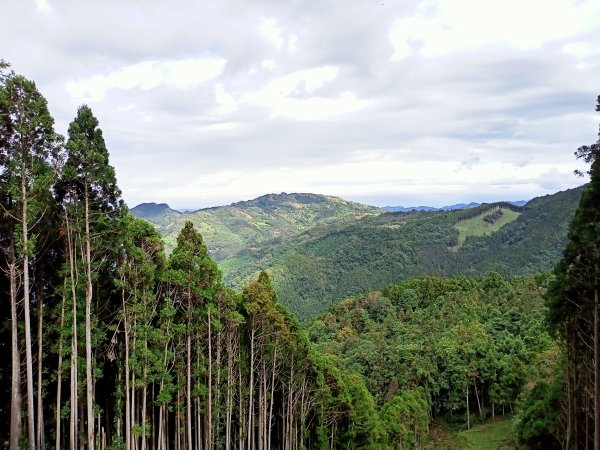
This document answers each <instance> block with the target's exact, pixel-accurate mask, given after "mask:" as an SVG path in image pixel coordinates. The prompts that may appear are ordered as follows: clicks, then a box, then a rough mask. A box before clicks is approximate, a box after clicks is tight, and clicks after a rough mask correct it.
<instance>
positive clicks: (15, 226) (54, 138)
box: [0, 63, 61, 448]
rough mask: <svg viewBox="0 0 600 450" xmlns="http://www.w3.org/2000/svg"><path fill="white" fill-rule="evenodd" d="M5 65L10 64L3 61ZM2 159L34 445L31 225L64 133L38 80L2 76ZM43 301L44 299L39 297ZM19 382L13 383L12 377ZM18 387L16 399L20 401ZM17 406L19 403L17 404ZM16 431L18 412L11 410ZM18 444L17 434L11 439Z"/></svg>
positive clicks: (45, 199) (44, 203)
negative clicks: (18, 284)
mask: <svg viewBox="0 0 600 450" xmlns="http://www.w3.org/2000/svg"><path fill="white" fill-rule="evenodd" d="M2 65H3V66H5V63H2ZM0 87H1V89H0V135H1V136H2V137H1V141H0V161H1V165H2V167H1V169H0V171H1V173H2V178H3V181H4V183H5V184H4V187H5V189H6V190H5V192H4V193H3V197H4V198H3V202H2V207H3V210H4V214H5V216H6V217H7V219H8V221H9V222H10V223H11V224H12V225H11V226H10V239H9V242H10V243H9V248H8V255H9V258H8V259H9V262H8V266H9V278H10V284H11V305H12V306H11V311H12V313H11V315H12V316H13V379H15V378H17V377H18V376H17V374H16V373H15V371H16V368H17V367H18V366H19V361H18V355H15V348H14V345H15V341H14V336H15V334H16V333H17V330H16V326H17V323H16V315H15V312H16V308H17V306H16V296H17V293H16V276H17V274H16V260H17V259H18V260H19V262H20V270H19V271H20V274H21V283H22V295H23V315H24V330H25V366H26V384H27V429H28V440H29V447H30V448H35V446H36V442H37V443H38V445H40V444H41V430H40V432H39V433H37V434H36V431H35V430H36V427H35V412H34V394H33V388H34V386H33V385H34V383H33V355H32V352H33V341H32V336H31V333H32V326H31V311H30V304H31V300H32V299H31V285H32V284H31V277H30V262H31V260H32V258H34V256H35V249H36V236H35V235H32V228H33V227H34V225H35V224H37V223H39V221H40V219H41V218H42V217H43V215H44V213H45V212H46V210H47V209H48V203H49V202H50V196H49V189H50V187H51V185H52V182H53V180H54V177H55V173H54V171H53V167H52V165H53V162H54V160H55V159H56V158H57V156H58V151H59V148H60V143H61V138H60V136H59V135H57V134H56V133H55V132H54V128H53V127H54V120H53V119H52V116H50V113H49V112H48V106H47V103H46V99H45V98H44V97H43V96H42V95H41V94H40V93H39V91H38V90H37V87H36V85H35V83H33V82H32V81H29V80H27V79H26V78H24V77H23V76H20V75H14V74H10V75H9V76H4V75H3V77H2V85H1V86H0ZM38 301H39V299H38ZM13 383H14V382H13ZM16 396H17V394H16V393H15V392H14V388H13V401H15V402H18V399H17V397H16ZM15 409H16V408H15ZM11 414H13V415H14V416H12V417H11V433H17V431H16V430H15V429H14V427H15V423H14V422H13V421H15V420H16V415H17V414H18V413H17V412H16V411H15V410H13V412H12V413H11ZM11 441H12V443H13V445H14V442H15V441H14V439H13V438H11Z"/></svg>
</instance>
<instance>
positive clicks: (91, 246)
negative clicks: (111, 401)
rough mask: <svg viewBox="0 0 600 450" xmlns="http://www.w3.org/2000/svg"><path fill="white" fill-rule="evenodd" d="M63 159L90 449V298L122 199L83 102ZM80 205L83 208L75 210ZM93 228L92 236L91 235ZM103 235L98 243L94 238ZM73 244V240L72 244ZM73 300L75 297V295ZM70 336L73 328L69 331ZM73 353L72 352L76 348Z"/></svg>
mask: <svg viewBox="0 0 600 450" xmlns="http://www.w3.org/2000/svg"><path fill="white" fill-rule="evenodd" d="M66 148H67V161H66V164H65V167H64V169H63V177H62V180H61V183H60V186H59V192H60V194H61V197H62V199H63V202H64V205H65V212H66V215H67V217H68V216H69V215H70V214H76V215H81V216H82V217H77V219H78V220H77V222H80V221H81V222H83V226H82V229H81V230H79V231H80V233H79V236H80V241H79V243H80V244H81V247H82V251H81V254H82V260H83V263H84V264H83V266H84V277H85V373H86V377H85V378H86V406H87V443H88V449H90V450H93V449H94V445H95V442H94V435H95V432H94V377H93V365H94V363H93V359H92V317H93V316H92V297H93V293H94V288H93V279H94V278H95V276H96V272H97V270H98V269H99V265H100V264H99V262H100V259H101V258H100V257H101V255H102V254H103V253H106V252H107V251H109V249H110V247H111V242H110V240H109V239H108V238H109V237H110V236H111V234H112V233H111V232H110V231H109V230H110V229H113V230H114V219H116V218H117V217H118V216H119V211H120V209H121V206H122V201H120V200H119V198H120V195H121V191H120V190H119V188H118V187H117V183H116V177H115V171H114V169H113V168H112V166H110V164H109V162H108V150H107V149H106V144H105V142H104V138H103V136H102V130H100V128H98V120H97V119H96V117H94V115H93V114H92V110H91V109H90V108H89V107H88V106H87V105H83V106H81V107H80V108H79V109H78V110H77V116H76V118H75V120H73V122H71V124H70V125H69V139H68V141H67V144H66ZM79 205H83V211H82V212H81V213H79V208H78V206H79ZM92 231H94V234H92ZM100 234H102V238H103V239H102V241H100V242H99V241H98V237H99V235H100ZM77 244H78V243H76V246H77ZM74 301H75V299H74ZM74 334H75V332H74ZM73 347H74V351H75V350H76V346H73ZM73 357H75V354H74V355H73Z"/></svg>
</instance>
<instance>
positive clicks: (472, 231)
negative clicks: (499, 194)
mask: <svg viewBox="0 0 600 450" xmlns="http://www.w3.org/2000/svg"><path fill="white" fill-rule="evenodd" d="M500 211H502V216H501V217H500V218H499V219H498V220H496V221H495V222H494V223H488V222H486V221H485V220H483V219H484V217H485V216H486V215H487V214H489V213H485V214H482V215H480V216H477V217H473V218H472V219H467V220H463V221H461V222H458V223H456V224H455V225H454V227H455V228H456V229H457V230H458V244H457V245H456V246H455V247H453V248H452V250H454V251H456V250H458V249H459V248H460V247H461V246H462V245H463V244H464V243H465V239H467V237H468V236H484V235H486V234H492V233H495V232H496V231H498V230H499V229H500V228H502V227H503V226H504V225H506V224H507V223H510V222H512V221H513V220H515V219H517V217H519V216H520V215H521V213H518V212H515V211H511V210H510V209H505V208H502V209H501V210H500Z"/></svg>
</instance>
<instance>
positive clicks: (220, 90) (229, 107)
mask: <svg viewBox="0 0 600 450" xmlns="http://www.w3.org/2000/svg"><path fill="white" fill-rule="evenodd" d="M215 100H216V102H217V104H218V105H219V108H218V112H219V114H228V113H230V112H233V111H235V110H237V109H238V102H237V101H236V100H235V99H234V98H233V96H232V95H230V94H228V93H227V92H226V91H225V87H224V86H223V85H222V84H217V85H216V86H215Z"/></svg>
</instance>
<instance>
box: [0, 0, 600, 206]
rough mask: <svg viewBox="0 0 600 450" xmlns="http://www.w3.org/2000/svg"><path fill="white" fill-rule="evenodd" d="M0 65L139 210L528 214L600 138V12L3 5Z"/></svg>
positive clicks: (517, 4)
mask: <svg viewBox="0 0 600 450" xmlns="http://www.w3.org/2000/svg"><path fill="white" fill-rule="evenodd" d="M0 58H3V59H5V60H7V61H9V62H10V63H11V64H12V67H13V69H14V70H15V71H16V72H17V73H21V74H23V75H25V76H27V77H28V78H30V79H32V80H34V81H35V82H36V83H37V85H38V88H39V90H40V91H41V92H42V94H43V95H44V96H45V97H46V98H47V100H48V103H49V107H50V112H51V113H52V115H53V116H54V118H55V119H56V128H57V130H58V131H59V132H61V133H63V134H66V130H67V128H68V123H69V122H70V121H71V120H72V119H73V118H74V116H75V114H76V111H77V107H78V106H79V105H81V104H83V103H86V104H88V105H90V107H91V108H92V110H93V111H94V113H95V115H96V116H97V117H98V119H99V121H100V127H101V128H102V130H103V132H104V137H105V139H106V142H107V146H108V149H109V151H110V155H111V163H112V165H113V166H114V167H115V168H116V171H117V177H118V183H119V186H120V187H121V189H122V191H123V196H124V199H125V201H126V202H127V203H128V204H129V206H131V207H132V206H135V205H136V204H138V203H141V202H150V201H154V202H166V203H169V205H171V206H172V207H175V208H182V207H188V208H198V207H205V206H215V205H222V204H228V203H231V202H233V201H237V200H245V199H250V198H254V197H257V196H259V195H262V194H266V193H272V192H275V193H279V192H314V193H321V194H331V195H337V196H341V197H343V198H346V199H349V200H356V201H361V202H364V203H370V204H374V205H380V206H383V205H405V206H406V205H411V206H412V205H420V204H428V205H433V206H442V205H445V204H452V203H458V202H464V201H478V202H481V201H495V200H521V199H530V198H532V197H535V196H539V195H545V194H551V193H554V192H556V191H559V190H563V189H567V188H570V187H574V186H577V185H580V184H582V182H583V181H584V180H582V179H579V178H577V177H575V176H574V175H573V170H574V169H576V168H578V167H579V168H581V167H582V166H581V165H580V164H579V163H578V162H576V161H575V159H574V156H573V152H574V151H575V150H576V149H577V147H578V146H580V145H584V144H591V143H593V142H596V140H597V138H598V136H597V132H598V123H599V121H600V116H599V115H598V113H596V112H595V111H594V109H595V104H596V97H597V96H598V94H600V83H599V82H598V81H599V79H600V78H599V77H598V74H599V73H600V1H598V0H577V1H570V0H502V1H495V0H494V1H491V0H423V1H419V0H402V1H400V0H377V1H375V0H312V1H311V0H305V1H293V0H270V1H269V0H252V1H249V0H218V1H200V0H170V1H166V0H165V1H159V0H152V1H151V0H146V1H143V0H138V1H136V0H127V1H125V0H103V1H96V2H91V1H84V0H36V1H34V0H0Z"/></svg>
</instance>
